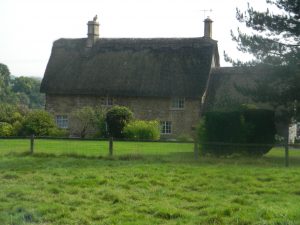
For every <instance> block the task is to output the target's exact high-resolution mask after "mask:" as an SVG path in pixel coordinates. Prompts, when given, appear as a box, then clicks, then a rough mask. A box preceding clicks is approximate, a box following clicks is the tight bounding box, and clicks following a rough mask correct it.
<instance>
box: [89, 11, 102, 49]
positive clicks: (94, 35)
mask: <svg viewBox="0 0 300 225" xmlns="http://www.w3.org/2000/svg"><path fill="white" fill-rule="evenodd" d="M87 25H88V33H87V35H88V38H87V47H89V48H90V47H92V46H93V45H94V43H95V42H96V41H97V40H98V39H99V22H98V17H97V15H96V16H95V17H94V18H93V20H91V21H88V23H87Z"/></svg>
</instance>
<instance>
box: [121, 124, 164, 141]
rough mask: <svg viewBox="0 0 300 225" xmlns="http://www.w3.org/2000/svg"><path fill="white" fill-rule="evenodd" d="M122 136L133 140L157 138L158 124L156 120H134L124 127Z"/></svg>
mask: <svg viewBox="0 0 300 225" xmlns="http://www.w3.org/2000/svg"><path fill="white" fill-rule="evenodd" d="M124 136H125V137H126V138H129V139H134V140H159V138H160V126H159V122H158V121H156V120H152V121H144V120H135V121H131V122H129V123H128V124H127V125H126V126H125V127H124Z"/></svg>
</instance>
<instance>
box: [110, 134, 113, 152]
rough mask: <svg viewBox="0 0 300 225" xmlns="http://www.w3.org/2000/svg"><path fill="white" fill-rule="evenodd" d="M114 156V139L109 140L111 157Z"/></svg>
mask: <svg viewBox="0 0 300 225" xmlns="http://www.w3.org/2000/svg"><path fill="white" fill-rule="evenodd" d="M112 155H113V137H110V138H109V156H112Z"/></svg>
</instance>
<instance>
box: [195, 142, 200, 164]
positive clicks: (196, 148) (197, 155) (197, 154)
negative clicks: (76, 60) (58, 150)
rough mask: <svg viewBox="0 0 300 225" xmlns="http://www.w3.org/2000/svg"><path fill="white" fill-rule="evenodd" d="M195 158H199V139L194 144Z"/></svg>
mask: <svg viewBox="0 0 300 225" xmlns="http://www.w3.org/2000/svg"><path fill="white" fill-rule="evenodd" d="M194 157H195V159H196V160H197V159H198V158H199V145H198V141H197V139H195V142H194Z"/></svg>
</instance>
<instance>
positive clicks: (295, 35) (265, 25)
mask: <svg viewBox="0 0 300 225" xmlns="http://www.w3.org/2000/svg"><path fill="white" fill-rule="evenodd" d="M266 2H267V3H268V4H269V6H271V7H275V8H276V9H277V11H278V13H274V12H272V11H271V10H269V9H267V10H266V11H264V12H261V11H257V10H255V9H253V7H251V6H250V5H249V4H248V8H247V10H246V11H245V12H242V11H241V10H239V9H237V11H236V18H237V20H238V21H239V22H240V23H242V24H244V25H246V27H248V28H250V30H251V31H252V33H251V34H249V33H243V32H242V31H241V30H240V29H238V33H237V34H234V33H233V32H232V31H231V34H232V38H233V40H234V41H235V42H236V43H237V46H238V50H240V51H242V52H247V53H250V54H252V55H253V56H254V60H253V61H251V62H248V64H250V65H251V64H257V63H264V64H268V65H297V66H299V63H300V61H299V59H300V49H299V47H300V3H299V0H289V1H286V0H266ZM226 58H227V60H229V61H231V62H232V63H233V64H235V65H241V64H242V65H243V64H244V63H243V62H241V61H239V60H236V61H234V60H232V59H230V58H229V57H226Z"/></svg>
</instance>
